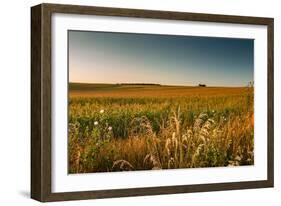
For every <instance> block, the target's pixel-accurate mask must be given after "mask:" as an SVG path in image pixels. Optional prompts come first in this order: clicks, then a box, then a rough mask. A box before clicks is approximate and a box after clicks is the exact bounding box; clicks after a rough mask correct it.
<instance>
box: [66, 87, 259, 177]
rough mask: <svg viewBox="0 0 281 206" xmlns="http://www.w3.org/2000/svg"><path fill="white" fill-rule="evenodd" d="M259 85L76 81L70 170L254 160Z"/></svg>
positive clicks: (239, 163)
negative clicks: (167, 84)
mask: <svg viewBox="0 0 281 206" xmlns="http://www.w3.org/2000/svg"><path fill="white" fill-rule="evenodd" d="M253 90H254V89H253V88H252V87H239V88H238V87H187V86H166V85H157V84H79V83H69V103H68V106H69V108H68V110H69V111H68V161H69V164H68V165H69V167H68V168H69V173H92V172H112V171H135V170H154V169H176V168H199V167H224V166H242V165H253V164H254V153H253V152H254V106H253V103H254V93H253Z"/></svg>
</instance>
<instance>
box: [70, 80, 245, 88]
mask: <svg viewBox="0 0 281 206" xmlns="http://www.w3.org/2000/svg"><path fill="white" fill-rule="evenodd" d="M68 83H69V84H112V85H120V84H121V85H122V84H124V85H125V84H126V85H130V84H131V85H158V86H182V87H199V84H201V85H205V86H206V87H232V88H235V87H249V86H248V85H239V86H231V85H208V84H204V83H198V84H192V85H191V84H188V85H186V84H185V85H183V84H161V83H149V82H142V83H141V82H119V83H105V82H103V83H97V82H71V81H69V82H68Z"/></svg>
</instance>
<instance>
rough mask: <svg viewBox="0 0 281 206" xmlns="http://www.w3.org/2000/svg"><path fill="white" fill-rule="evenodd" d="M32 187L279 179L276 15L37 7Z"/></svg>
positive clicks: (170, 186) (67, 195)
mask: <svg viewBox="0 0 281 206" xmlns="http://www.w3.org/2000/svg"><path fill="white" fill-rule="evenodd" d="M31 40H32V41H31V75H32V76H31V80H32V81H31V93H32V95H31V110H32V112H31V119H32V120H31V197H32V198H34V199H36V200H39V201H42V202H46V201H61V200H78V199H91V198H107V197H124V196H137V195H159V194H170V193H187V192H203V191H218V190H232V189H250V188H265V187H273V182H274V181H273V179H274V175H273V174H274V168H273V153H274V150H273V149H274V144H273V102H274V101H273V100H274V97H273V94H274V91H273V19H272V18H261V17H242V16H228V15H214V14H198V13H183V12H169V11H151V10H135V9H120V8H104V7H90V6H74V5H57V4H41V5H37V6H34V7H32V8H31Z"/></svg>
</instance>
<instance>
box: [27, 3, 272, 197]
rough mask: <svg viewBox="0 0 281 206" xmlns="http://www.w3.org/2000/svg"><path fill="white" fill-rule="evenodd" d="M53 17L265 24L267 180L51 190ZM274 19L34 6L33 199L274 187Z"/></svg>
mask: <svg viewBox="0 0 281 206" xmlns="http://www.w3.org/2000/svg"><path fill="white" fill-rule="evenodd" d="M53 13H68V14H80V15H103V16H120V17H139V18H155V19H169V20H188V21H203V22H223V23H239V24H254V25H266V26H267V31H268V39H267V42H268V51H267V52H268V60H267V61H268V66H267V70H268V72H267V75H268V99H267V101H268V108H267V109H268V132H267V141H268V148H267V149H268V153H267V154H268V160H267V161H268V165H267V180H264V181H248V182H231V183H215V184H200V185H184V186H165V187H150V188H134V189H116V190H99V191H81V192H63V193H52V191H51V176H52V174H51V119H52V117H51V96H52V95H51V16H52V14H53ZM273 38H274V19H273V18H262V17H248V16H229V15H215V14H200V13H184V12H170V11H152V10H138V9H121V8H106V7H91V6H78V5H61V4H40V5H37V6H34V7H32V8H31V198H33V199H36V200H39V201H42V202H48V201H63V200H80V199H93V198H110V197H125V196H139V195H160V194H171V193H187V192H205V191H219V190H235V189H251V188H266V187H273V184H274V137H273V136H274V128H273V127H274V122H273V121H274V82H273V79H274V78H273V77H274V72H273V61H274V60H273V46H274V45H273Z"/></svg>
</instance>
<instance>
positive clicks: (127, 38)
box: [68, 31, 254, 87]
mask: <svg viewBox="0 0 281 206" xmlns="http://www.w3.org/2000/svg"><path fill="white" fill-rule="evenodd" d="M68 32H69V33H68V52H69V58H68V61H69V62H68V63H69V64H68V65H69V82H81V83H155V84H163V85H187V86H194V85H198V84H199V83H201V84H206V85H207V86H231V87H236V86H246V85H247V84H248V82H249V81H253V75H254V40H252V39H235V38H216V37H195V36H176V35H156V34H134V33H115V32H94V31H68Z"/></svg>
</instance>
